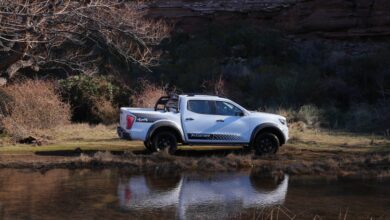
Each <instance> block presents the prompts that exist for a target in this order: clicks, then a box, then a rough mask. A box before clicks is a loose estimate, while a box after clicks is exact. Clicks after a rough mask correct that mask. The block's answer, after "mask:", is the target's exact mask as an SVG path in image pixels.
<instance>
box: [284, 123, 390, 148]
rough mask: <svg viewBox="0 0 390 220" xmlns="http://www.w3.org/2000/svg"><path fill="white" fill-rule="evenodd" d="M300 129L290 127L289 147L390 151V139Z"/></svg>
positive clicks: (292, 125)
mask: <svg viewBox="0 0 390 220" xmlns="http://www.w3.org/2000/svg"><path fill="white" fill-rule="evenodd" d="M300 127H301V126H296V125H294V124H291V125H290V140H289V143H288V144H287V145H288V146H292V147H295V148H299V149H311V150H333V151H335V150H337V151H375V150H379V149H388V150H390V139H388V138H386V137H383V136H377V135H368V134H355V133H348V132H339V131H329V130H319V129H301V128H300Z"/></svg>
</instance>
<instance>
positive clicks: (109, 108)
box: [91, 99, 119, 125]
mask: <svg viewBox="0 0 390 220" xmlns="http://www.w3.org/2000/svg"><path fill="white" fill-rule="evenodd" d="M91 113H92V114H93V115H96V116H97V117H98V118H99V119H100V120H101V123H103V124H105V125H109V124H113V123H115V122H116V121H117V120H118V115H119V110H118V108H116V107H114V106H113V105H112V103H111V102H110V101H109V100H106V99H95V100H93V107H92V109H91Z"/></svg>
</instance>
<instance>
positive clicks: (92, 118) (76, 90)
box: [59, 75, 120, 123]
mask: <svg viewBox="0 0 390 220" xmlns="http://www.w3.org/2000/svg"><path fill="white" fill-rule="evenodd" d="M59 87H60V91H61V94H62V96H63V98H64V99H65V100H67V101H69V103H70V104H71V106H72V111H73V117H72V121H75V122H90V123H102V122H104V123H110V121H108V120H107V119H108V118H112V117H111V116H110V117H107V115H110V114H112V112H113V108H114V109H116V108H117V107H115V105H114V100H115V98H116V97H117V96H118V94H119V91H120V89H119V87H117V86H115V85H114V84H113V83H111V82H110V81H109V80H108V79H107V78H105V77H101V76H87V75H77V76H72V77H69V78H67V79H65V80H60V81H59ZM102 103H104V105H101V104H102ZM109 104H110V105H111V107H108V105H109ZM114 122H115V120H113V121H111V123H114Z"/></svg>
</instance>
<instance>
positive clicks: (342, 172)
mask: <svg viewBox="0 0 390 220" xmlns="http://www.w3.org/2000/svg"><path fill="white" fill-rule="evenodd" d="M206 153H208V155H207V156H206V155H202V153H200V154H199V153H198V154H199V155H197V154H196V153H188V152H185V153H182V154H179V155H177V156H171V155H168V154H166V153H164V152H162V153H154V154H148V153H143V152H141V153H133V152H81V151H71V152H57V153H44V152H41V153H36V154H20V155H18V154H10V155H6V154H3V155H0V168H14V169H31V170H34V171H41V172H44V171H46V170H50V169H57V168H65V169H106V168H121V169H124V170H126V171H128V172H131V173H146V172H153V173H159V174H161V173H162V174H164V173H167V174H169V173H176V172H184V171H199V172H231V171H239V170H254V171H256V172H260V173H271V174H272V175H283V174H289V175H321V176H338V177H352V178H353V177H358V178H376V177H389V176H390V152H354V153H351V152H348V153H347V152H337V151H311V150H299V149H295V148H285V149H283V150H282V151H281V152H279V153H278V154H277V155H273V156H262V157H257V156H253V155H252V154H250V153H247V152H242V151H231V152H222V153H220V152H217V153H216V154H211V156H210V153H209V152H206ZM206 153H204V154H206Z"/></svg>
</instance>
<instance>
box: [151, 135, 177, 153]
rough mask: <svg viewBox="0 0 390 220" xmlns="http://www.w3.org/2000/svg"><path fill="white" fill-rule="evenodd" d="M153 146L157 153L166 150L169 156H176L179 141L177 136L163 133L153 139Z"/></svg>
mask: <svg viewBox="0 0 390 220" xmlns="http://www.w3.org/2000/svg"><path fill="white" fill-rule="evenodd" d="M153 146H154V148H155V149H156V150H157V151H162V150H166V151H168V153H169V154H175V152H176V148H177V139H176V136H175V134H173V133H172V132H169V131H162V132H159V133H157V134H156V135H155V136H154V137H153Z"/></svg>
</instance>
